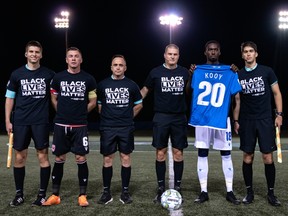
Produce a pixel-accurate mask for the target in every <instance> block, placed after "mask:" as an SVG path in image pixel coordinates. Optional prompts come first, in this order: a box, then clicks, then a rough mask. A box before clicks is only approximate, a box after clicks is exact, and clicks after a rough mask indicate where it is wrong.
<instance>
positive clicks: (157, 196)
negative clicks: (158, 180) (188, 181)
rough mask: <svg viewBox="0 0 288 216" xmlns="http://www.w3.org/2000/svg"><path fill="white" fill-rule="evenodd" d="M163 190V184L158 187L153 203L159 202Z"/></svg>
mask: <svg viewBox="0 0 288 216" xmlns="http://www.w3.org/2000/svg"><path fill="white" fill-rule="evenodd" d="M164 191H165V188H164V187H163V186H161V187H159V188H158V190H157V195H156V197H155V198H154V200H153V202H154V203H161V196H162V194H163V193H164Z"/></svg>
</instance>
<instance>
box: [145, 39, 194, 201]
mask: <svg viewBox="0 0 288 216" xmlns="http://www.w3.org/2000/svg"><path fill="white" fill-rule="evenodd" d="M164 59H165V63H164V64H163V65H160V66H158V67H156V68H154V69H152V70H151V71H150V73H149V75H148V77H147V79H146V81H145V83H144V86H143V88H142V89H141V94H142V97H143V99H144V98H145V97H146V96H147V94H148V93H149V92H151V91H154V117H153V141H152V145H153V146H154V147H155V148H156V162H155V167H156V175H157V182H158V189H157V195H156V197H155V199H154V202H155V203H160V202H161V195H162V193H163V192H164V191H165V187H166V185H165V173H166V158H167V151H168V142H169V139H170V141H171V146H172V154H173V168H174V189H176V190H177V191H179V192H181V187H180V186H181V181H182V175H183V169H184V161H183V150H184V148H187V147H188V141H187V116H186V111H187V104H186V92H185V86H186V84H187V82H188V78H189V72H188V69H186V68H184V67H182V66H180V65H178V64H177V63H178V60H179V47H178V46H177V45H175V44H169V45H167V46H166V48H165V52H164Z"/></svg>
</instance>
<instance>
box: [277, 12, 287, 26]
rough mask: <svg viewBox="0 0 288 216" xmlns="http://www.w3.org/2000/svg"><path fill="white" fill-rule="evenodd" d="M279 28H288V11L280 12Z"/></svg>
mask: <svg viewBox="0 0 288 216" xmlns="http://www.w3.org/2000/svg"><path fill="white" fill-rule="evenodd" d="M278 27H279V29H284V30H285V29H288V11H280V12H279V26H278Z"/></svg>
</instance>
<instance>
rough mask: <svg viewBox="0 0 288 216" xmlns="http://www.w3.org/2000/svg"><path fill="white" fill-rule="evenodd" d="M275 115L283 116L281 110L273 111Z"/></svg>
mask: <svg viewBox="0 0 288 216" xmlns="http://www.w3.org/2000/svg"><path fill="white" fill-rule="evenodd" d="M275 115H276V117H277V116H283V112H275Z"/></svg>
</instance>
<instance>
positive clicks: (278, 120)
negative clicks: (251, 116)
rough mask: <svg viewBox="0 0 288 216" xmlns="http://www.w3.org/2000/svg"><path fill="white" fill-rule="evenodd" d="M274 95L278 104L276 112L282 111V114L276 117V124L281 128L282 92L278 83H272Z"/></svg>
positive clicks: (276, 104)
mask: <svg viewBox="0 0 288 216" xmlns="http://www.w3.org/2000/svg"><path fill="white" fill-rule="evenodd" d="M271 89H272V92H273V95H274V101H275V106H276V112H277V113H281V115H277V113H276V118H275V126H277V127H278V128H279V129H280V126H281V125H282V121H283V117H282V94H281V91H280V88H279V85H278V83H276V84H274V85H272V87H271Z"/></svg>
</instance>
